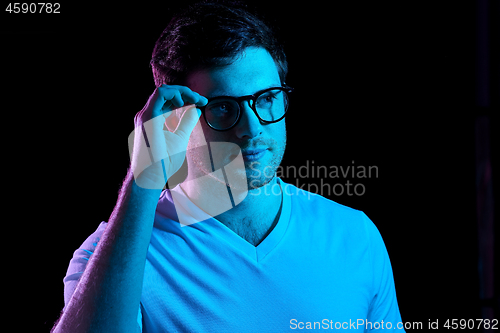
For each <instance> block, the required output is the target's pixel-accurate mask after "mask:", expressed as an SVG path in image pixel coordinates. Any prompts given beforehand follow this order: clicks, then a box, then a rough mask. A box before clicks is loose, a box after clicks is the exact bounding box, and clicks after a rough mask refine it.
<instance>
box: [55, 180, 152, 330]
mask: <svg viewBox="0 0 500 333" xmlns="http://www.w3.org/2000/svg"><path fill="white" fill-rule="evenodd" d="M160 193H161V190H149V189H143V188H140V187H138V186H137V185H136V184H135V182H134V179H133V176H132V173H131V172H129V173H128V175H127V177H126V178H125V181H124V182H123V186H122V189H121V191H120V196H119V199H118V202H117V204H116V207H115V209H114V211H113V213H112V215H111V217H110V220H109V223H108V226H107V228H106V230H105V231H104V233H103V235H102V237H101V240H100V241H99V244H98V246H97V248H96V250H95V252H94V253H93V254H92V256H91V257H90V259H89V263H88V265H87V267H86V269H85V272H84V274H83V275H82V277H81V279H80V282H79V283H78V286H77V288H76V290H75V292H74V294H73V296H72V298H71V300H70V302H69V304H68V305H67V307H66V309H65V311H64V313H63V314H62V316H61V319H60V321H59V323H58V324H57V326H56V327H55V329H54V332H72V333H79V332H136V331H137V315H138V310H139V303H140V299H141V292H142V282H143V276H144V265H145V261H146V254H147V249H148V246H149V242H150V238H151V232H152V228H153V220H154V215H155V210H156V205H157V203H158V198H159V196H160Z"/></svg>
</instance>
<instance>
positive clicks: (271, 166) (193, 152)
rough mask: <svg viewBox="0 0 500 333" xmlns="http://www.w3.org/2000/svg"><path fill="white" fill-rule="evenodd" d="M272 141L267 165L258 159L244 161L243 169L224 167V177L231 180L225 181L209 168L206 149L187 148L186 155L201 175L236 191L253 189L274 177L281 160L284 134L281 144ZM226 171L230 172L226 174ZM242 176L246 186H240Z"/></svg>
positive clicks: (283, 151) (283, 152)
mask: <svg viewBox="0 0 500 333" xmlns="http://www.w3.org/2000/svg"><path fill="white" fill-rule="evenodd" d="M272 141H273V143H274V145H272V147H270V149H269V150H268V154H272V156H271V160H270V161H269V163H268V164H267V165H264V164H263V163H262V162H260V161H253V162H245V163H244V166H245V168H244V170H243V168H238V169H236V168H225V171H226V177H227V178H228V179H231V180H232V181H229V182H226V180H225V179H224V178H219V177H217V175H216V174H215V173H214V172H213V171H212V170H211V164H210V163H206V162H207V156H206V149H188V151H187V152H186V155H187V156H186V157H187V158H188V164H189V163H190V162H191V163H192V164H193V166H194V167H195V168H196V169H197V171H200V172H201V173H202V174H203V175H206V176H208V177H210V178H212V179H214V180H216V181H217V182H218V183H220V184H224V185H225V186H227V187H229V188H231V189H234V190H238V191H245V190H248V191H254V190H258V189H260V188H261V187H262V186H264V185H266V184H268V183H269V182H271V181H272V180H273V179H274V177H275V175H276V170H277V169H278V167H279V166H280V164H281V161H282V160H283V156H284V154H285V147H286V136H285V140H284V141H283V142H282V143H281V144H278V143H277V142H276V141H275V140H272ZM228 162H229V161H228ZM228 169H231V170H228ZM198 173H199V172H198ZM228 173H231V174H230V175H228ZM243 178H245V179H246V187H247V188H240V187H241V184H244V183H245V182H244V181H243Z"/></svg>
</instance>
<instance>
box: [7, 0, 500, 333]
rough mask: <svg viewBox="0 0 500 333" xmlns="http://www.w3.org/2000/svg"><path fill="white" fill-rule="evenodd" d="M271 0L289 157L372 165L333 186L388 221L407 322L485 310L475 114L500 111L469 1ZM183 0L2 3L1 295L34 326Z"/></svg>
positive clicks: (98, 204) (122, 148) (51, 311)
mask: <svg viewBox="0 0 500 333" xmlns="http://www.w3.org/2000/svg"><path fill="white" fill-rule="evenodd" d="M190 2H192V1H183V4H184V3H190ZM270 3H271V2H270V1H255V2H252V4H251V5H249V6H250V8H255V10H256V11H257V12H259V13H261V15H264V16H265V18H266V19H267V20H268V21H269V22H270V23H271V24H272V25H274V26H275V28H276V30H277V33H278V35H279V36H280V37H281V39H282V40H283V42H284V45H285V51H286V52H287V56H288V60H289V68H290V70H289V76H288V80H287V83H288V84H289V85H290V86H292V87H294V88H295V92H294V95H293V96H292V99H291V106H290V111H289V115H288V116H287V119H286V122H287V129H288V146H287V151H286V153H285V158H284V160H283V165H284V166H293V165H294V166H296V167H299V166H301V165H305V164H306V162H307V161H309V164H311V163H312V161H314V164H315V165H326V166H330V165H336V166H344V167H345V166H348V165H352V163H353V161H354V163H355V165H363V166H373V165H375V166H377V167H378V170H379V174H378V177H377V178H375V177H372V178H371V179H354V180H352V182H354V183H357V182H361V183H363V184H364V185H365V188H366V192H365V194H364V195H362V196H348V195H346V194H344V195H342V196H328V195H325V196H327V197H329V198H330V199H332V200H335V201H337V202H339V203H341V204H344V205H347V206H350V207H353V208H356V209H360V210H363V211H364V212H365V213H366V214H367V215H368V216H369V217H370V218H371V219H372V220H373V222H374V223H375V224H376V226H377V227H378V228H379V230H380V232H381V234H382V236H383V238H384V241H385V243H386V246H387V249H388V251H389V254H390V258H391V262H392V266H393V271H394V278H395V283H396V291H397V295H398V302H399V306H400V311H401V315H402V318H403V321H421V322H423V323H424V326H426V325H427V322H428V320H429V319H430V320H436V319H440V321H443V322H444V320H446V319H452V318H457V319H473V318H480V317H481V313H480V307H479V302H478V298H479V297H478V295H479V287H478V286H479V283H478V273H477V246H478V241H477V230H476V229H477V228H476V224H477V222H476V204H475V202H476V198H475V164H474V163H475V162H474V156H475V155H474V153H475V151H474V121H475V119H476V117H477V116H478V115H481V114H489V115H490V117H491V119H492V121H491V123H492V133H493V138H496V137H497V134H496V133H495V130H497V129H498V117H497V116H496V114H495V113H494V112H493V111H492V108H480V107H479V106H478V102H477V97H476V96H477V90H478V83H477V75H476V70H477V63H478V61H482V59H478V57H477V47H478V46H477V45H478V44H477V43H478V35H479V34H478V30H477V21H476V17H477V8H476V7H477V6H476V5H477V4H476V2H474V1H470V2H461V1H439V2H437V1H433V2H408V1H399V2H385V3H379V2H376V1H370V2H369V1H366V2H349V3H348V4H346V3H344V2H339V1H337V2H328V3H326V2H324V1H307V2H303V3H298V2H285V1H275V2H272V6H271V7H270V6H269V5H270ZM178 7H179V5H178V4H172V3H171V2H156V3H151V4H147V3H146V2H143V1H141V2H135V3H131V2H129V3H128V4H121V5H116V6H109V5H108V6H103V5H102V4H98V3H97V2H94V3H88V2H87V3H81V4H76V3H73V4H71V5H69V4H68V5H67V4H65V3H63V4H62V6H61V9H60V11H61V14H8V13H6V12H4V11H3V10H4V8H2V16H1V19H2V30H1V35H0V36H1V38H2V43H1V44H2V53H1V59H2V112H1V114H2V120H3V122H2V124H3V126H4V132H3V133H4V134H3V135H2V136H3V139H4V140H3V147H2V148H3V149H4V154H5V155H4V156H6V157H5V160H4V161H5V163H4V164H3V168H2V169H3V175H4V177H3V178H4V184H5V185H6V186H4V190H5V194H6V196H4V198H7V199H4V201H3V202H4V205H3V206H4V207H5V208H4V215H3V220H4V228H5V231H4V237H6V238H7V242H6V243H4V244H7V247H8V248H7V249H4V257H5V259H6V260H5V261H4V268H3V269H4V275H5V276H7V278H8V279H9V280H11V282H9V284H5V287H6V288H5V295H7V294H6V293H7V292H10V293H11V294H12V292H13V295H15V296H6V297H8V298H9V299H10V300H9V305H11V306H9V307H10V308H11V310H13V311H14V313H16V316H20V317H19V318H24V321H22V322H21V323H24V325H30V326H31V325H32V326H33V329H32V330H31V331H40V332H44V331H45V332H46V331H48V330H49V329H50V327H51V326H52V324H53V322H54V321H55V320H56V319H57V317H58V315H59V312H60V310H61V309H62V307H63V284H62V278H63V277H64V275H65V272H66V269H67V265H68V263H69V260H70V259H71V256H72V253H73V251H74V250H76V249H77V248H78V247H79V245H80V244H81V243H82V242H83V241H84V240H85V238H86V237H87V236H88V235H89V234H90V233H92V232H93V231H94V230H95V229H96V227H97V226H98V224H99V223H100V222H101V221H103V220H107V219H108V217H109V215H110V213H111V211H112V209H113V207H114V204H115V200H116V197H117V191H118V190H119V187H120V183H121V181H122V179H123V177H124V176H125V173H126V170H127V167H128V161H129V160H128V147H127V137H128V134H129V133H130V132H131V131H132V130H133V116H134V115H135V113H136V112H138V111H139V110H140V109H141V108H142V107H143V105H144V104H145V102H146V100H147V98H148V96H149V95H150V94H151V93H152V91H153V89H154V82H153V77H152V74H151V70H150V68H149V60H150V57H151V53H152V50H153V46H154V43H155V41H156V39H157V38H158V37H159V35H160V33H161V32H162V30H163V29H164V28H165V26H166V25H167V23H168V21H169V19H170V15H171V14H172V11H173V10H175V9H177V8H178ZM491 52H493V51H491ZM495 98H496V97H495ZM494 101H495V100H494ZM496 101H498V100H496ZM497 105H498V104H497ZM492 149H493V151H495V149H498V146H496V145H494V144H493V146H492ZM495 156H496V155H494V159H493V162H494V176H495V177H496V179H498V177H499V176H498V172H497V170H498V167H497V166H496V164H495V162H496V159H495ZM495 172H496V173H495ZM285 180H286V181H288V182H291V183H293V184H295V182H296V180H294V179H285ZM323 181H329V182H331V183H333V182H335V181H337V180H332V179H324V180H323ZM319 182H320V179H318V178H315V179H301V180H299V184H308V183H319ZM306 186H307V185H306ZM305 188H306V189H307V187H305ZM496 188H498V186H496ZM497 212H498V210H497ZM327 264H328V263H325V265H327ZM11 288H12V289H11ZM11 297H12V298H11ZM13 318H14V317H13ZM18 320H21V319H18ZM23 327H24V326H23ZM287 327H288V326H287V323H284V328H287Z"/></svg>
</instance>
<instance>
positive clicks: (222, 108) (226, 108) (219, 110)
mask: <svg viewBox="0 0 500 333" xmlns="http://www.w3.org/2000/svg"><path fill="white" fill-rule="evenodd" d="M233 108H234V107H233V105H231V104H230V103H227V102H219V103H214V104H211V105H209V110H210V111H211V112H212V113H214V114H216V115H224V114H227V113H229V112H232V111H233Z"/></svg>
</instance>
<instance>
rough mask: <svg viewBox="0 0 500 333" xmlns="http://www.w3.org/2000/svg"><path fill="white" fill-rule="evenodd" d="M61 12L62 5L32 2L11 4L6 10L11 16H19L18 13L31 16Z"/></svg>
mask: <svg viewBox="0 0 500 333" xmlns="http://www.w3.org/2000/svg"><path fill="white" fill-rule="evenodd" d="M60 10H61V4H60V3H58V2H56V3H51V2H38V3H36V2H32V3H26V2H23V3H18V2H16V3H9V4H8V5H7V8H5V11H6V12H9V13H10V14H12V13H13V14H18V13H23V14H25V13H31V14H36V13H38V14H41V13H47V14H60V13H61V12H60Z"/></svg>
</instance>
